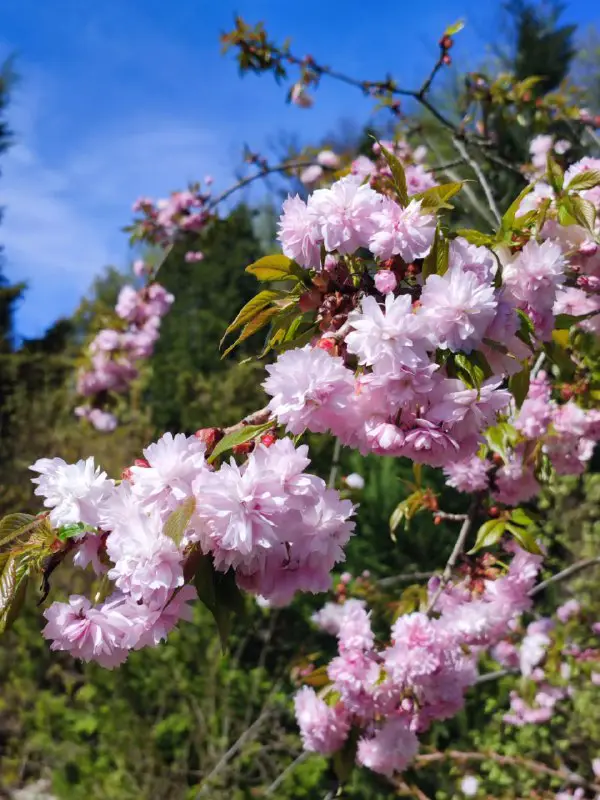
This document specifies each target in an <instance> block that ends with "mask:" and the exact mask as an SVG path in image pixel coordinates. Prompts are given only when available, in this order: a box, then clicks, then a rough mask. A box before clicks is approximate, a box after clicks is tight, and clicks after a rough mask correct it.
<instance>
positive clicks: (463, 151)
mask: <svg viewBox="0 0 600 800" xmlns="http://www.w3.org/2000/svg"><path fill="white" fill-rule="evenodd" d="M452 144H453V145H454V148H455V150H457V152H458V153H459V154H460V155H461V156H462V157H463V159H464V160H465V161H466V162H467V164H468V165H469V166H470V167H471V169H472V170H473V172H474V173H475V175H477V180H478V181H479V185H480V186H481V188H482V189H483V193H484V194H485V198H486V200H487V204H488V206H489V209H490V211H491V212H492V214H493V215H494V219H495V220H496V223H497V224H498V225H500V223H501V221H502V217H501V215H500V212H499V211H498V206H497V205H496V201H495V200H494V195H493V193H492V190H491V188H490V185H489V183H488V182H487V180H486V177H485V175H484V174H483V171H482V169H481V167H480V166H479V164H478V163H477V161H475V159H473V158H471V156H470V155H469V152H468V150H467V148H466V147H465V145H464V144H463V142H461V140H460V139H459V138H458V137H457V136H454V137H453V138H452Z"/></svg>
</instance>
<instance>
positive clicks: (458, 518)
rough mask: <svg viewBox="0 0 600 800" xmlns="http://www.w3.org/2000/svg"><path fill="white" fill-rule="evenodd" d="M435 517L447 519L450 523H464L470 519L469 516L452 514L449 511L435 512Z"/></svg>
mask: <svg viewBox="0 0 600 800" xmlns="http://www.w3.org/2000/svg"><path fill="white" fill-rule="evenodd" d="M433 516H434V517H439V518H440V519H447V520H448V521H449V522H464V521H465V520H466V519H468V517H469V515H468V514H451V513H450V512H449V511H434V512H433Z"/></svg>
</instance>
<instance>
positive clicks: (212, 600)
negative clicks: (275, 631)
mask: <svg viewBox="0 0 600 800" xmlns="http://www.w3.org/2000/svg"><path fill="white" fill-rule="evenodd" d="M194 585H195V587H196V592H197V593H198V599H199V600H200V601H201V602H202V603H204V605H205V606H206V607H207V608H208V610H209V611H210V613H211V614H212V615H213V617H214V620H215V622H216V623H217V630H218V631H219V638H220V640H221V649H222V651H223V652H226V650H227V640H228V638H229V634H230V632H231V621H232V615H233V614H242V613H243V611H244V598H243V595H242V593H241V592H240V590H239V589H238V586H237V584H236V582H235V572H234V571H233V570H231V569H230V570H228V571H227V572H217V570H215V568H214V565H213V561H212V558H211V556H201V558H200V559H199V561H198V565H197V568H196V574H195V576H194Z"/></svg>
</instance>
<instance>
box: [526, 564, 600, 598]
mask: <svg viewBox="0 0 600 800" xmlns="http://www.w3.org/2000/svg"><path fill="white" fill-rule="evenodd" d="M598 564H600V556H596V557H595V558H584V559H583V560H581V561H577V562H576V563H575V564H571V566H570V567H566V569H563V570H561V571H560V572H557V573H556V575H552V577H550V578H548V579H547V580H545V581H542V582H541V583H538V585H537V586H534V587H533V589H532V590H531V591H530V592H529V597H535V596H536V595H537V594H539V593H540V592H543V591H544V589H546V588H547V587H548V586H551V585H552V584H553V583H559V582H560V581H564V580H566V579H567V578H570V577H572V576H573V575H576V574H577V573H578V572H581V571H582V570H584V569H587V568H588V567H594V566H597V565H598Z"/></svg>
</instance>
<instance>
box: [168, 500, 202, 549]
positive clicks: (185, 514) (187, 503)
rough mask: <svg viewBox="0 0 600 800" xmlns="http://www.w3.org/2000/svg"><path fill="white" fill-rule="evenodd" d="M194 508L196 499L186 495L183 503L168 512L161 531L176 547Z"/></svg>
mask: <svg viewBox="0 0 600 800" xmlns="http://www.w3.org/2000/svg"><path fill="white" fill-rule="evenodd" d="M195 510H196V500H195V499H194V498H193V497H186V499H185V500H184V501H183V503H182V504H181V505H180V506H178V507H177V508H176V509H175V511H172V512H171V513H170V514H169V516H168V518H167V521H166V522H165V526H164V528H163V533H164V534H165V536H168V537H169V539H172V540H173V541H174V542H175V544H176V545H177V546H178V547H179V545H180V544H181V540H182V539H183V534H184V533H185V532H186V529H187V527H188V525H189V524H190V520H191V518H192V514H193V513H194V511H195Z"/></svg>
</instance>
